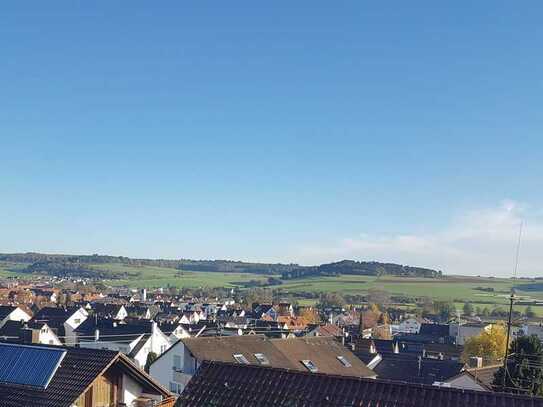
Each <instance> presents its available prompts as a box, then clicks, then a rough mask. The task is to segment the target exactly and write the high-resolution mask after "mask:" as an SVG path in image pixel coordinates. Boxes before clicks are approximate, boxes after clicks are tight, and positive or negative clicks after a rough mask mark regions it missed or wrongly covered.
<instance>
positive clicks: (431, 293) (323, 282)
mask: <svg viewBox="0 0 543 407" xmlns="http://www.w3.org/2000/svg"><path fill="white" fill-rule="evenodd" d="M24 266H25V265H24V264H16V263H0V277H2V276H10V275H11V276H14V275H21V274H22V273H21V270H22V269H23V268H24ZM91 267H92V268H94V269H97V270H102V271H106V272H108V274H110V275H111V279H106V280H105V281H104V282H105V283H106V284H110V285H113V286H128V287H131V288H137V287H147V288H158V287H176V288H182V287H189V288H198V287H209V288H212V287H226V288H234V287H240V288H243V287H244V284H243V283H246V282H248V281H250V280H258V281H262V282H265V281H266V280H267V278H268V277H269V276H268V275H262V274H251V273H218V272H203V271H191V270H182V271H179V270H175V269H172V268H164V267H151V266H133V265H123V264H117V263H112V264H95V265H92V266H91ZM274 277H278V276H274ZM530 283H531V282H530V281H526V280H511V279H501V278H485V277H468V276H446V277H444V278H442V279H430V278H413V277H395V276H384V277H374V276H358V275H341V276H335V277H324V276H323V277H307V278H302V279H294V280H285V281H284V282H283V284H280V285H274V286H272V287H271V288H274V289H281V291H283V292H285V293H288V294H289V295H292V296H293V297H295V298H296V297H297V296H299V295H300V294H301V293H307V292H311V293H317V294H318V293H321V292H338V293H341V294H343V295H349V294H351V295H356V294H365V293H367V292H368V291H369V290H371V289H381V290H385V291H387V292H389V293H390V294H391V295H404V296H408V297H411V298H413V299H416V298H422V297H430V298H432V299H434V300H441V301H452V302H454V303H455V304H456V306H457V308H461V306H462V304H463V303H464V302H466V301H470V302H472V303H473V304H474V306H480V307H481V308H484V307H488V308H489V309H493V308H496V307H502V308H503V307H506V306H507V304H508V296H509V293H510V291H511V288H513V287H516V292H517V295H518V296H519V298H523V299H541V300H543V284H541V287H539V285H538V284H533V282H532V283H531V284H530ZM481 288H483V289H485V290H481ZM523 288H524V290H523ZM490 289H492V290H493V291H491V290H490ZM315 301H316V300H314V299H303V298H300V303H301V304H305V305H311V304H314V303H315ZM516 309H518V310H524V309H525V306H516ZM533 309H534V311H535V312H536V313H537V314H540V315H543V307H539V306H534V307H533Z"/></svg>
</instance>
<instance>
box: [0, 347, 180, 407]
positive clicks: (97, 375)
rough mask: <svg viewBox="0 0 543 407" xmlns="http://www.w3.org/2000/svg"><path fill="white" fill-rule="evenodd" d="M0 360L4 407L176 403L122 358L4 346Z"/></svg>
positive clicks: (67, 349) (0, 394) (92, 352)
mask: <svg viewBox="0 0 543 407" xmlns="http://www.w3.org/2000/svg"><path fill="white" fill-rule="evenodd" d="M0 360H1V361H2V364H1V365H0V405H1V406H2V407H30V406H40V407H98V406H121V405H123V406H132V405H140V406H144V405H159V403H161V404H162V406H164V407H166V406H168V407H170V406H173V403H174V401H175V398H174V397H172V395H171V394H170V393H169V392H168V391H167V390H166V389H164V388H163V387H162V386H160V384H159V383H157V382H156V381H155V380H154V379H153V378H151V377H150V376H149V375H147V374H146V373H145V372H143V371H142V370H140V369H139V368H138V367H137V366H135V365H134V364H133V363H132V362H131V361H130V359H128V358H127V357H126V356H124V355H123V354H121V353H119V352H112V351H103V350H90V349H81V348H75V347H50V346H43V345H33V346H28V345H19V344H7V343H0ZM150 403H153V404H150Z"/></svg>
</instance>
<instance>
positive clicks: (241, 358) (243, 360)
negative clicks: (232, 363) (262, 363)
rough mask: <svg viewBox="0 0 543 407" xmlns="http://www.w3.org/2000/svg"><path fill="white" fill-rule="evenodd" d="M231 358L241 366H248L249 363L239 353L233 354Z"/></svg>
mask: <svg viewBox="0 0 543 407" xmlns="http://www.w3.org/2000/svg"><path fill="white" fill-rule="evenodd" d="M232 356H233V357H234V359H235V360H236V362H238V363H240V364H242V365H248V364H249V361H248V360H247V358H246V357H245V356H244V355H243V354H241V353H234V354H233V355H232Z"/></svg>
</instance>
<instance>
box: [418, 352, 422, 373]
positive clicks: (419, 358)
mask: <svg viewBox="0 0 543 407" xmlns="http://www.w3.org/2000/svg"><path fill="white" fill-rule="evenodd" d="M418 362H419V363H418V365H419V366H418V367H419V376H420V372H421V370H422V358H421V357H420V356H419V357H418Z"/></svg>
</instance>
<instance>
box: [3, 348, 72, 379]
mask: <svg viewBox="0 0 543 407" xmlns="http://www.w3.org/2000/svg"><path fill="white" fill-rule="evenodd" d="M65 355H66V351H65V350H64V349H55V348H48V347H39V346H26V345H15V344H7V343H0V383H7V384H18V385H23V386H32V387H38V388H41V389H45V388H47V385H48V384H49V382H50V381H51V379H52V377H53V375H54V374H55V372H56V370H57V369H58V367H59V365H60V363H61V362H62V359H63V358H64V356H65Z"/></svg>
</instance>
